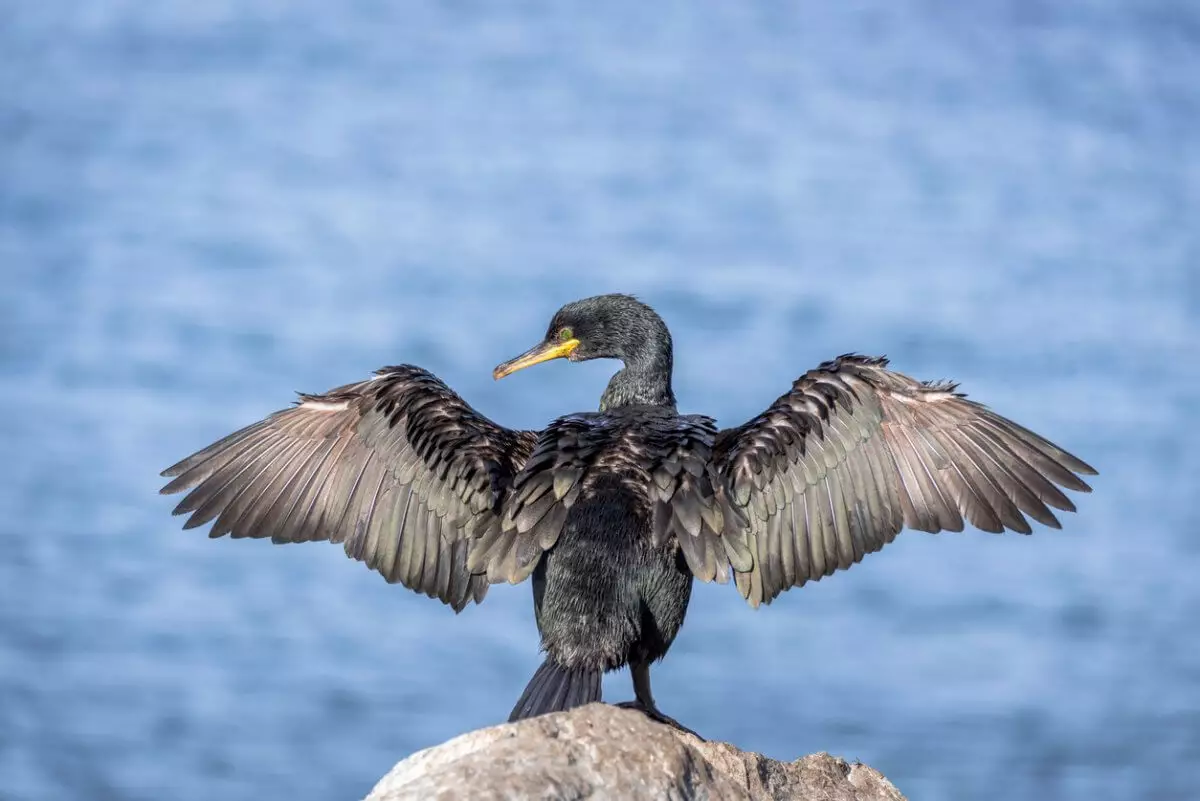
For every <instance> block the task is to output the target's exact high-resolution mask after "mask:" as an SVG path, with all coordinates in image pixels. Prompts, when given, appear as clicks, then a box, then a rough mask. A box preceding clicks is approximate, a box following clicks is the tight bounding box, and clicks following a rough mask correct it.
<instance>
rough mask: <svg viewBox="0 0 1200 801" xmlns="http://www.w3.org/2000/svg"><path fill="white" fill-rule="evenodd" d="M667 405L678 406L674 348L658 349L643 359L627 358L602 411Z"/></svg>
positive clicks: (610, 385)
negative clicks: (673, 384) (673, 375)
mask: <svg viewBox="0 0 1200 801" xmlns="http://www.w3.org/2000/svg"><path fill="white" fill-rule="evenodd" d="M635 405H649V406H665V407H667V408H670V409H672V410H674V409H675V393H674V392H673V391H672V390H671V351H670V349H669V347H668V349H666V350H665V351H664V350H658V351H657V352H655V353H652V354H648V355H646V356H644V357H642V358H632V359H627V360H626V362H625V367H624V368H623V369H622V370H619V371H618V372H617V374H616V375H614V376H613V377H612V380H611V381H609V382H608V388H607V389H606V390H604V395H603V396H601V398H600V411H602V412H605V411H608V410H609V409H615V408H618V407H621V406H635Z"/></svg>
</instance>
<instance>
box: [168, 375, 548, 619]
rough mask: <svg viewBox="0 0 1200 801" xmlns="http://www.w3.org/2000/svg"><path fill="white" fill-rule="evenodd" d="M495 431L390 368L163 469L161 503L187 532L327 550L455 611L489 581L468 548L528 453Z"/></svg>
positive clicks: (428, 378) (424, 382)
mask: <svg viewBox="0 0 1200 801" xmlns="http://www.w3.org/2000/svg"><path fill="white" fill-rule="evenodd" d="M536 439H537V436H536V434H534V433H533V432H529V431H514V430H510V429H507V428H504V427H502V426H499V425H497V424H495V423H493V422H492V421H490V420H488V419H487V418H485V417H483V416H482V415H480V414H479V413H478V412H476V411H475V410H474V409H472V408H471V407H470V406H468V405H467V404H466V403H465V402H464V401H463V400H462V399H461V398H460V397H459V396H458V395H457V394H455V393H454V392H453V391H451V390H450V389H449V388H448V387H447V386H446V385H445V384H444V383H442V382H441V381H440V380H439V379H437V378H436V377H435V376H433V375H432V374H430V373H428V372H427V371H425V370H422V369H421V368H419V367H413V366H411V365H402V366H399V367H388V368H384V369H383V370H379V371H378V372H377V373H376V374H375V376H374V377H373V378H371V379H369V380H367V381H362V382H359V383H356V384H347V385H346V386H343V387H339V388H337V389H334V390H331V391H330V392H328V393H325V394H324V395H305V394H301V395H300V398H299V400H298V401H297V403H296V405H295V406H293V407H292V408H290V409H285V410H282V411H279V412H276V413H275V414H272V415H270V416H269V417H267V418H266V419H264V420H260V421H258V422H256V423H253V424H251V425H249V426H247V427H245V428H243V429H241V430H240V431H235V432H234V433H232V434H230V435H228V436H226V437H223V438H221V439H220V440H218V441H217V442H215V443H213V444H212V445H210V446H208V447H206V448H204V449H202V450H200V451H197V452H196V453H195V454H193V455H191V456H189V457H187V458H186V459H183V460H181V461H180V462H178V463H176V464H175V465H172V466H171V467H169V468H167V470H165V471H164V472H163V475H164V476H168V477H172V479H173V480H171V481H170V482H169V483H168V484H167V485H166V486H164V487H163V489H162V492H163V493H164V494H171V493H176V492H183V491H187V495H185V496H184V498H183V500H182V501H181V502H180V503H179V505H178V506H177V507H176V509H175V513H176V514H187V513H190V517H189V518H188V520H187V522H186V523H185V524H184V527H185V528H195V527H196V526H200V525H204V524H205V523H208V522H210V521H213V520H214V518H215V522H214V523H213V527H212V529H211V531H210V536H213V537H219V536H222V535H224V534H230V535H231V536H233V537H235V538H237V537H269V538H270V539H271V540H272V541H273V542H277V543H285V542H307V541H311V540H325V539H327V540H331V541H333V542H338V543H342V544H343V545H344V547H345V550H346V553H347V555H348V556H350V557H351V558H354V559H358V560H360V561H362V562H364V563H365V564H367V565H368V566H369V567H371V568H372V569H374V570H376V571H378V572H379V573H380V574H381V575H383V576H384V578H385V579H387V580H388V581H389V582H399V583H401V584H404V585H405V586H407V587H409V588H411V589H413V590H416V591H418V592H424V593H425V594H427V595H430V596H431V597H436V598H438V599H440V600H442V601H443V602H445V603H447V604H449V605H450V606H452V607H453V608H454V609H455V610H456V611H458V610H461V609H462V608H463V606H465V604H466V603H467V601H468V600H470V599H472V598H473V599H475V600H476V601H478V600H481V599H482V598H483V595H484V594H485V593H486V590H487V585H488V578H487V576H476V575H473V574H472V573H471V571H470V570H469V569H468V562H469V561H470V559H469V557H470V552H471V546H472V543H473V542H474V540H475V538H476V537H477V536H478V535H480V534H483V533H485V532H489V531H491V530H492V527H494V525H495V524H496V523H497V522H498V520H499V518H500V517H501V516H502V514H503V510H504V509H503V507H504V502H505V500H506V498H507V497H508V495H509V492H510V490H511V487H512V482H513V478H514V477H515V476H516V474H517V473H518V472H519V471H520V469H521V468H522V466H523V465H524V463H525V461H526V460H527V459H528V457H529V454H530V452H531V450H532V448H533V444H534V443H535V442H536Z"/></svg>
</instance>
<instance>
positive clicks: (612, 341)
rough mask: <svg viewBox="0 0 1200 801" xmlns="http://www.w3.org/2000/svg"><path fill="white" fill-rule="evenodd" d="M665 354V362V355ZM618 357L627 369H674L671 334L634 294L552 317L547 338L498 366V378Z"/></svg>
mask: <svg viewBox="0 0 1200 801" xmlns="http://www.w3.org/2000/svg"><path fill="white" fill-rule="evenodd" d="M664 356H665V360H664V359H663V357H664ZM563 358H566V359H570V360H571V361H573V362H581V361H586V360H588V359H620V360H621V361H622V362H624V363H625V365H626V366H627V367H630V366H637V365H641V364H643V363H646V364H649V363H654V362H658V363H663V362H664V361H665V366H666V368H667V370H668V371H669V370H670V365H671V335H670V333H669V332H668V331H667V326H666V324H665V323H663V321H662V318H661V317H659V316H658V314H657V313H656V312H655V311H654V309H652V308H650V307H649V306H647V305H646V304H645V303H642V302H641V301H640V300H638V299H636V298H634V297H632V296H630V295H615V294H614V295H597V296H596V297H592V298H584V299H583V300H576V301H574V302H572V303H568V304H567V305H566V306H563V307H562V308H561V309H559V310H558V311H557V312H555V313H554V317H553V318H551V320H550V326H549V327H548V328H547V329H546V336H545V338H544V339H543V340H542V341H541V342H539V343H538V344H536V345H534V346H533V347H532V348H530V349H529V350H527V351H525V352H524V353H522V354H521V355H520V356H518V357H516V358H515V359H510V360H509V361H507V362H504V363H503V364H500V365H497V367H496V369H495V370H493V371H492V376H493V377H494V378H496V379H501V378H504V377H505V376H506V375H510V374H512V373H515V372H516V371H517V370H521V369H524V368H526V367H529V366H531V365H534V364H538V363H540V362H545V361H549V360H551V359H563Z"/></svg>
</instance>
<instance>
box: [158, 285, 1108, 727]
mask: <svg viewBox="0 0 1200 801" xmlns="http://www.w3.org/2000/svg"><path fill="white" fill-rule="evenodd" d="M557 358H567V359H570V360H571V361H583V360H586V359H598V358H611V359H619V360H621V361H622V362H623V363H624V366H623V368H622V369H621V370H619V371H618V372H617V373H616V375H614V376H613V377H612V380H611V381H610V382H609V384H608V388H607V389H606V390H605V391H604V395H603V396H602V397H601V399H600V411H599V412H583V413H578V414H569V415H567V416H565V417H560V418H558V419H557V420H555V421H553V422H552V423H550V425H549V426H547V427H546V428H545V429H544V430H542V431H515V430H511V429H508V428H504V427H503V426H500V425H497V424H496V423H494V422H492V421H491V420H489V419H487V418H486V417H484V416H483V415H481V414H479V413H478V412H476V411H475V410H474V409H472V408H471V407H470V406H468V405H467V404H466V403H465V402H464V401H463V400H462V398H460V397H459V396H458V395H457V394H455V393H454V392H453V391H452V390H451V389H450V388H449V387H447V386H446V385H445V384H444V383H442V382H441V381H440V380H439V379H438V378H437V377H435V376H434V375H432V374H430V373H429V372H427V371H425V370H423V369H421V368H419V367H414V366H411V365H404V366H400V367H387V368H384V369H382V370H379V371H378V372H376V373H375V375H374V377H373V378H370V379H368V380H366V381H361V382H359V383H355V384H347V385H345V386H342V387H338V388H337V389H333V390H330V391H329V392H327V393H325V394H323V395H307V394H301V395H300V397H299V400H298V401H297V402H296V405H295V406H293V407H292V408H289V409H286V410H283V411H279V412H276V413H275V414H273V415H271V416H269V417H267V418H266V419H264V420H262V421H260V422H257V423H254V424H253V425H250V426H248V427H246V428H243V429H242V430H240V431H238V432H236V433H233V434H231V435H229V436H227V437H225V438H224V439H222V440H220V441H219V442H216V443H214V444H213V445H210V446H209V447H207V448H205V449H204V450H202V451H200V452H198V453H196V454H194V455H192V456H189V457H188V458H186V459H184V460H183V461H181V462H179V463H178V464H176V465H175V466H173V467H171V468H169V469H168V470H166V471H164V473H163V475H165V476H172V477H174V480H173V481H171V482H170V483H169V484H167V485H166V486H165V487H164V488H163V490H162V492H163V493H174V492H179V491H182V490H191V491H190V492H189V493H188V495H187V496H186V497H185V498H184V499H183V501H182V502H181V503H180V504H179V506H178V507H176V509H175V513H176V514H182V513H190V514H191V517H189V518H188V520H187V523H186V524H185V526H184V528H194V527H196V526H200V525H203V524H205V523H208V522H209V521H211V520H213V519H214V518H216V522H215V523H214V524H213V527H212V530H211V531H210V533H209V536H211V537H220V536H223V535H225V534H230V535H232V536H233V537H270V538H271V540H272V541H273V542H277V543H285V542H307V541H309V540H329V541H331V542H339V543H344V545H345V548H346V553H347V554H348V555H349V556H352V557H353V558H355V559H359V560H361V561H363V562H365V563H366V564H367V565H368V566H370V567H371V568H373V569H375V570H377V571H379V572H380V573H381V574H382V575H383V576H384V578H385V579H387V581H389V582H399V583H401V584H403V585H404V586H406V587H409V588H411V589H413V590H417V591H419V592H422V593H424V594H426V595H428V596H430V597H432V598H437V599H439V600H441V601H442V602H444V603H446V604H449V605H450V606H451V607H452V608H453V609H454V610H455V611H456V612H457V611H460V610H461V609H463V607H465V606H466V604H467V603H468V602H469V601H472V600H474V601H475V602H479V601H482V600H483V598H484V595H485V594H486V593H487V589H488V586H489V584H494V583H498V582H501V581H507V582H509V583H517V582H520V581H523V580H524V579H526V578H528V577H529V576H532V577H533V582H532V583H533V598H534V609H535V612H536V617H537V625H538V630H539V632H540V633H541V638H542V649H543V650H544V651H545V653H546V659H545V662H544V663H543V664H542V665H541V667H539V668H538V670H537V672H536V673H535V674H534V676H533V679H532V680H531V681H530V682H529V685H528V686H527V687H526V688H525V692H524V694H523V695H522V696H521V698H520V700H519V701H518V702H517V704H516V707H515V708H514V709H513V711H512V716H511V718H510V719H511V720H518V719H521V718H526V717H532V716H534V715H539V714H543V713H546V712H551V711H556V710H562V709H569V708H571V707H574V706H578V705H580V704H584V703H587V702H590V701H598V700H600V679H601V676H602V674H603V673H604V672H605V671H609V670H614V669H616V668H619V667H622V666H624V665H629V667H630V670H631V672H632V675H633V687H634V693H635V696H636V699H637V700H636V701H635V702H633V703H632V704H630V706H634V707H636V708H639V709H642V710H643V711H645V712H646V713H647V714H648V715H650V716H651V717H653V718H655V719H657V720H661V721H664V722H667V723H672V724H674V725H678V724H676V723H675V722H674V721H673V720H671V719H670V718H667V717H666V716H665V715H663V714H662V713H661V712H659V711H658V709H657V707H656V706H655V704H654V699H653V697H652V696H651V693H650V664H651V663H652V662H654V661H655V660H658V659H661V658H662V657H663V656H665V655H666V653H667V650H668V649H669V648H670V647H671V643H672V641H673V640H674V639H675V635H676V634H677V633H678V632H679V628H680V626H681V625H682V624H683V619H684V614H685V612H686V611H687V606H688V601H689V598H690V596H691V591H692V579H693V578H699V579H700V580H701V581H706V582H708V581H713V580H716V581H718V582H722V583H723V582H726V581H728V580H729V578H730V576H731V575H732V577H733V579H734V581H735V583H736V586H737V588H738V590H739V591H740V592H741V594H742V596H743V597H745V599H746V600H747V601H748V602H749V603H750V605H751V606H753V607H757V606H758V605H759V604H764V603H770V602H771V600H772V599H774V598H775V597H776V596H777V595H779V593H781V592H783V591H784V590H787V589H789V588H791V587H798V586H801V585H803V584H804V583H805V582H807V581H810V580H811V581H816V580H818V579H820V578H821V577H823V576H827V575H829V574H831V573H833V572H834V571H835V570H838V569H843V568H848V567H850V566H851V565H852V564H854V563H855V562H858V561H859V560H860V559H862V558H863V556H864V555H865V554H869V553H873V552H875V551H877V550H879V549H880V548H882V547H883V546H884V545H885V544H887V543H889V542H891V541H892V540H893V539H894V538H895V537H896V535H897V534H898V533H899V532H900V530H901V529H902V528H905V527H908V528H914V529H919V530H922V531H929V532H937V531H943V530H948V531H961V530H962V529H963V527H964V524H965V523H967V522H969V523H970V524H971V525H973V526H975V527H976V528H980V529H983V530H984V531H992V532H1000V531H1003V530H1005V529H1011V530H1014V531H1019V532H1022V533H1025V534H1028V533H1030V531H1031V529H1030V525H1029V522H1028V521H1027V519H1026V516H1028V517H1030V518H1033V519H1034V520H1037V521H1038V522H1040V523H1043V524H1045V525H1048V526H1053V527H1055V528H1058V527H1059V522H1058V520H1057V519H1056V518H1055V516H1054V514H1053V513H1052V512H1051V511H1050V507H1053V508H1055V509H1061V510H1066V511H1074V509H1075V507H1074V505H1073V504H1072V503H1071V501H1070V500H1069V499H1068V498H1067V497H1066V496H1065V495H1064V494H1063V493H1062V491H1061V490H1060V489H1059V488H1058V486H1055V485H1056V484H1057V485H1059V486H1062V487H1065V488H1067V489H1071V490H1076V491H1080V492H1089V491H1090V488H1089V487H1088V485H1087V484H1085V483H1084V482H1083V481H1082V480H1080V478H1079V477H1078V475H1077V474H1091V475H1094V474H1095V472H1096V471H1095V470H1093V469H1092V468H1091V467H1089V466H1088V465H1087V464H1085V463H1084V462H1082V461H1080V460H1079V459H1077V458H1076V457H1074V456H1072V455H1071V454H1069V453H1067V452H1066V451H1064V450H1062V449H1061V448H1059V447H1057V446H1056V445H1054V444H1052V443H1050V442H1048V441H1047V440H1045V439H1043V438H1042V437H1040V436H1038V435H1037V434H1034V433H1033V432H1031V431H1029V430H1028V429H1025V428H1023V427H1021V426H1019V425H1017V424H1016V423H1014V422H1012V421H1011V420H1008V419H1006V418H1004V417H1001V416H1000V415H997V414H996V413H994V412H992V411H990V410H989V409H988V408H987V407H985V406H983V405H981V404H978V403H976V402H974V401H970V400H967V399H966V398H965V396H964V395H962V394H961V393H958V392H956V391H955V390H956V387H955V385H954V384H950V383H929V382H918V381H915V380H913V379H912V378H909V377H908V376H905V375H902V374H900V373H897V372H893V371H891V370H888V369H887V361H886V360H885V359H883V358H867V357H864V356H859V355H853V354H851V355H845V356H841V357H839V358H837V359H834V360H832V361H828V362H825V363H824V364H822V365H821V366H819V367H818V368H816V369H815V370H811V371H809V372H807V373H805V374H804V375H803V376H801V377H800V378H799V379H797V380H796V381H795V383H793V384H792V387H791V389H790V390H788V391H787V392H786V393H784V394H783V395H782V396H781V397H779V398H778V399H777V400H776V401H775V402H774V403H773V404H771V406H770V407H769V408H768V409H767V410H766V411H764V412H763V413H762V414H760V415H758V416H757V417H755V418H754V419H752V420H750V421H749V422H747V423H744V424H742V425H740V426H737V427H735V428H726V429H718V428H717V426H716V424H715V422H714V421H713V419H712V418H709V417H704V416H701V415H681V414H679V413H678V411H677V410H676V406H675V395H674V393H673V392H672V390H671V370H672V348H671V335H670V333H669V332H668V331H667V327H666V325H665V324H664V323H663V321H662V319H661V318H660V317H659V316H658V315H657V314H656V313H655V312H654V310H653V309H651V308H650V307H649V306H647V305H645V304H644V303H641V302H640V301H638V300H636V299H634V298H632V297H629V296H627V295H602V296H599V297H594V298H588V299H586V300H580V301H576V302H574V303H569V304H567V305H566V306H563V307H562V308H561V309H559V310H558V312H557V313H556V314H555V315H554V318H553V319H552V320H551V321H550V326H549V328H548V329H547V331H546V336H545V338H544V339H543V340H542V341H541V342H540V343H538V344H537V345H536V346H534V347H533V348H532V349H531V350H529V351H528V352H526V353H524V354H522V355H521V356H518V357H517V358H515V359H513V360H511V361H508V362H505V363H504V364H501V365H500V366H498V367H497V368H496V369H495V372H494V376H495V377H496V378H497V379H499V378H502V377H504V376H506V375H509V374H510V373H513V372H515V371H517V370H520V369H522V368H525V367H528V366H530V365H533V364H537V363H539V362H543V361H547V360H549V359H557Z"/></svg>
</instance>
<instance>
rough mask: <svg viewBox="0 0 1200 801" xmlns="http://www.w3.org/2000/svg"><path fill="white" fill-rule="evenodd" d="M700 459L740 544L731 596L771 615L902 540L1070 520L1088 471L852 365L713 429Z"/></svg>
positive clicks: (877, 370) (869, 366)
mask: <svg viewBox="0 0 1200 801" xmlns="http://www.w3.org/2000/svg"><path fill="white" fill-rule="evenodd" d="M712 461H713V463H714V465H715V466H716V471H717V473H718V480H719V482H721V485H722V486H723V487H724V489H719V490H718V494H721V493H722V492H723V493H725V494H726V495H727V497H728V498H729V499H730V501H731V502H732V503H733V504H734V506H735V507H736V508H737V509H740V510H742V511H743V512H744V514H740V515H738V516H737V518H736V521H735V520H733V519H732V518H733V516H732V515H731V516H730V517H731V521H730V522H729V523H728V524H727V525H725V526H724V528H723V530H722V531H721V536H722V537H731V536H734V535H735V534H738V533H741V534H744V535H745V536H746V537H748V539H749V541H750V543H751V545H752V547H751V553H752V555H753V557H754V565H753V566H752V567H751V569H750V570H749V571H748V574H747V571H743V570H740V569H738V568H737V567H736V566H735V568H734V577H735V579H736V584H737V587H738V589H739V590H740V591H741V593H742V595H743V596H744V597H745V598H746V599H747V600H748V601H749V602H750V603H751V604H752V605H755V606H757V605H758V604H760V603H769V602H770V601H771V600H772V599H773V598H774V597H776V596H777V595H778V594H779V593H780V592H783V591H784V590H786V589H788V588H789V587H792V586H799V585H801V584H804V583H805V582H806V581H809V580H816V579H819V578H821V577H822V576H826V575H829V574H830V573H832V572H833V571H834V570H837V569H844V568H847V567H849V566H850V565H852V564H854V563H855V562H858V561H859V560H861V559H862V558H863V557H864V556H865V555H866V554H868V553H873V552H874V551H877V550H879V549H880V548H882V547H883V546H884V545H886V544H887V543H889V542H891V541H892V540H893V539H894V538H895V537H896V535H897V534H898V533H899V532H900V531H901V530H902V529H903V528H906V527H907V528H914V529H920V530H924V531H929V532H938V531H961V530H962V529H963V528H964V526H965V524H966V523H967V522H969V523H971V525H973V526H975V527H976V528H980V529H983V530H985V531H995V532H999V531H1003V530H1004V529H1010V530H1013V531H1019V532H1022V533H1029V532H1031V531H1032V526H1031V525H1030V522H1029V521H1030V519H1032V520H1035V521H1037V522H1040V523H1043V524H1045V525H1047V526H1052V527H1056V528H1057V527H1058V526H1059V521H1058V519H1057V517H1055V515H1054V513H1053V512H1052V511H1051V508H1053V509H1059V510H1062V511H1074V509H1075V506H1074V504H1073V503H1072V502H1071V500H1070V499H1069V498H1068V497H1067V496H1066V495H1065V494H1064V493H1063V491H1062V489H1060V488H1065V489H1069V490H1074V491H1078V492H1089V491H1090V487H1089V486H1088V485H1087V484H1086V483H1085V482H1084V481H1083V480H1082V478H1080V476H1081V475H1095V473H1096V471H1095V470H1094V469H1093V468H1092V467H1090V466H1089V465H1088V464H1087V463H1085V462H1083V461H1082V460H1080V459H1079V458H1077V457H1076V456H1073V455H1072V454H1070V453H1068V452H1067V451H1065V450H1063V449H1062V448H1060V447H1059V446H1057V445H1055V444H1053V443H1052V442H1050V441H1048V440H1046V439H1045V438H1044V437H1041V436H1040V435H1038V434H1035V433H1033V432H1032V431H1030V430H1029V429H1027V428H1025V427H1023V426H1021V425H1018V424H1017V423H1014V422H1013V421H1011V420H1008V419H1007V418H1005V417H1002V416H1000V415H998V414H996V413H995V412H993V411H991V410H990V409H988V408H987V407H986V406H983V405H982V404H979V403H976V402H974V401H970V400H967V399H966V397H965V396H964V395H962V394H961V393H959V392H957V391H956V387H955V386H954V385H952V384H947V383H929V382H924V383H923V382H919V381H916V380H914V379H912V378H910V377H908V376H906V375H903V374H901V373H897V372H894V371H892V370H889V369H887V360H886V359H882V358H875V359H873V358H867V357H863V356H858V355H854V354H849V355H846V356H842V357H839V358H837V359H835V360H833V361H830V362H826V363H824V364H822V365H821V366H820V367H818V368H817V369H816V370H812V371H809V372H808V373H806V374H805V375H803V376H801V377H800V378H799V379H798V380H797V381H796V382H795V383H794V384H793V385H792V389H791V391H789V392H788V393H787V394H785V395H783V396H781V397H780V398H779V399H778V400H776V401H775V403H773V404H772V405H771V407H770V408H768V409H767V410H766V411H765V412H763V413H762V414H760V415H759V416H758V417H755V418H754V419H752V420H750V421H749V422H748V423H746V424H745V425H742V426H738V427H737V428H731V429H725V430H723V431H721V432H720V433H719V434H718V436H717V438H716V441H715V443H714V445H713V457H712Z"/></svg>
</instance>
